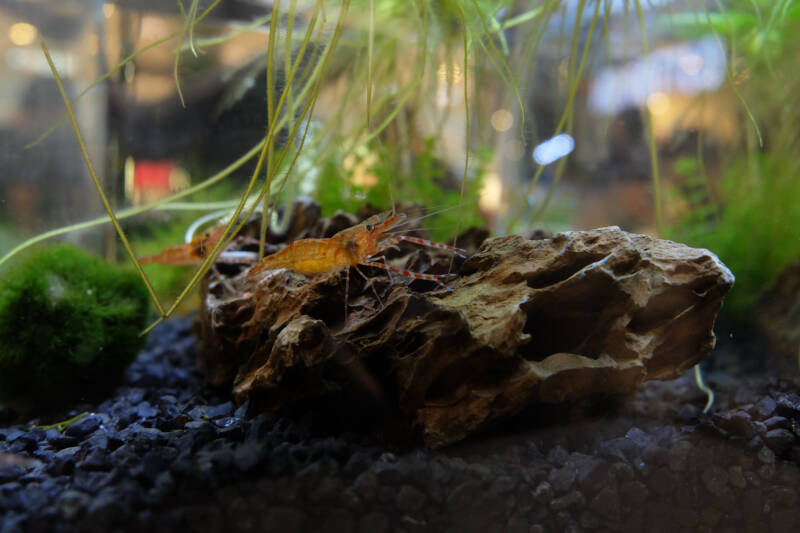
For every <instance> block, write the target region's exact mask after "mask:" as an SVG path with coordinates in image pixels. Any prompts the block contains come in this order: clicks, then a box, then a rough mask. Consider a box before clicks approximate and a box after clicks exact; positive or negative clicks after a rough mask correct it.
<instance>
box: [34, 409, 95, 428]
mask: <svg viewBox="0 0 800 533" xmlns="http://www.w3.org/2000/svg"><path fill="white" fill-rule="evenodd" d="M89 414H90V413H89V411H84V412H82V413H79V414H77V415H75V416H73V417H72V418H68V419H66V420H62V421H61V422H56V423H54V424H46V425H41V426H40V425H36V424H34V425H33V426H31V428H32V429H36V428H38V429H43V430H45V431H47V430H48V429H56V430H58V432H59V433H64V431H65V430H66V429H67V428H68V427H70V426H71V425H72V424H74V423H75V422H78V421H79V420H83V419H84V418H86V417H87V416H89Z"/></svg>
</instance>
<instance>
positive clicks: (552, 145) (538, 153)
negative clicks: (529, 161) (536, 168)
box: [533, 133, 575, 165]
mask: <svg viewBox="0 0 800 533" xmlns="http://www.w3.org/2000/svg"><path fill="white" fill-rule="evenodd" d="M574 148H575V139H573V138H572V137H570V136H569V135H567V134H566V133H562V134H560V135H556V136H555V137H553V138H552V139H548V140H546V141H544V142H543V143H541V144H540V145H538V146H537V147H536V148H534V149H533V160H534V161H536V162H537V163H539V164H540V165H549V164H550V163H552V162H553V161H557V160H559V159H561V158H562V157H564V156H565V155H567V154H569V153H570V152H572V150H573V149H574Z"/></svg>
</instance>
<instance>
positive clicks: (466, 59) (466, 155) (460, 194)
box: [447, 4, 470, 273]
mask: <svg viewBox="0 0 800 533" xmlns="http://www.w3.org/2000/svg"><path fill="white" fill-rule="evenodd" d="M456 6H457V7H458V17H459V19H460V21H461V27H462V28H463V29H462V33H463V37H464V120H465V121H466V128H465V130H466V132H465V140H464V175H463V176H461V187H460V188H459V192H458V216H457V217H456V231H455V235H453V246H454V247H455V246H456V240H457V239H458V233H459V231H460V230H461V228H460V226H461V204H462V203H463V202H464V189H465V186H466V184H467V172H468V171H469V149H470V135H469V134H470V127H469V84H468V80H469V46H468V42H467V23H466V21H465V20H464V11H463V10H462V9H461V6H460V5H458V4H456ZM454 261H455V255H453V254H451V255H450V266H449V267H448V269H447V272H448V273H449V272H451V271H452V270H453V262H454Z"/></svg>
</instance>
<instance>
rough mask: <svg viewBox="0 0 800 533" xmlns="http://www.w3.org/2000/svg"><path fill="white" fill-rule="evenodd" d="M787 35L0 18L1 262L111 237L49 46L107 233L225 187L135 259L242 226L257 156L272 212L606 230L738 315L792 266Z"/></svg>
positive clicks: (240, 10) (699, 25)
mask: <svg viewBox="0 0 800 533" xmlns="http://www.w3.org/2000/svg"><path fill="white" fill-rule="evenodd" d="M179 7H180V9H179ZM345 9H346V11H344V10H345ZM273 13H274V14H275V15H276V16H275V17H273ZM273 18H274V21H273ZM337 24H338V26H337ZM798 29H800V6H798V5H797V3H795V2H792V1H790V0H775V1H772V0H747V1H745V0H728V1H710V2H703V1H682V0H674V1H673V0H650V1H647V0H642V1H638V0H597V1H593V0H542V1H532V0H528V1H513V0H506V1H500V0H495V1H491V0H476V1H464V0H450V1H441V2H431V1H423V0H415V1H408V2H407V1H399V0H357V1H356V0H354V1H352V2H346V1H345V2H342V1H337V2H315V1H311V0H283V1H282V2H273V1H267V0H224V1H222V2H211V1H210V0H203V1H197V0H194V1H192V0H184V1H183V4H180V5H179V4H176V3H174V2H160V1H156V0H124V1H116V2H113V1H107V2H102V1H92V0H60V1H58V2H52V1H46V0H38V1H37V0H18V1H17V0H0V169H1V170H0V253H2V254H6V253H7V252H9V251H10V250H11V249H12V248H13V247H14V246H16V245H18V244H19V243H21V242H23V241H24V240H25V239H27V238H30V237H32V236H35V235H37V234H40V233H42V232H44V231H48V230H53V229H57V228H63V227H65V226H69V225H71V224H76V223H80V222H83V221H86V220H90V219H92V218H94V217H100V216H102V215H103V213H104V211H103V208H102V205H101V203H100V201H99V197H98V194H97V192H96V190H95V188H94V185H93V183H92V181H91V178H90V176H89V173H88V171H87V170H86V166H85V163H84V161H83V157H82V155H81V152H80V150H79V148H78V144H77V142H76V140H75V135H74V132H73V131H72V129H71V127H70V125H69V121H63V120H62V119H63V117H64V110H65V108H64V104H63V102H62V99H61V96H60V94H59V92H58V89H57V86H56V84H55V82H54V80H53V77H52V75H51V73H50V70H49V68H48V66H47V63H46V61H45V59H44V56H43V54H42V50H41V48H40V41H41V40H44V41H45V42H46V43H47V45H48V47H49V49H50V52H51V54H52V56H53V60H54V63H55V65H56V67H57V69H58V71H59V74H60V76H61V77H62V78H63V80H64V83H65V87H66V90H67V93H68V96H69V97H70V98H71V99H72V100H73V102H74V105H75V112H76V116H77V119H78V123H79V126H80V128H81V132H82V134H83V136H84V138H85V141H86V144H87V148H88V154H89V156H90V158H91V159H92V162H93V164H94V167H95V169H96V171H97V174H98V177H99V179H100V180H101V182H102V184H103V187H104V190H105V191H106V193H107V194H108V196H109V198H110V200H111V203H112V206H113V207H114V208H115V209H116V210H119V211H120V212H124V210H126V209H128V210H130V209H138V208H140V207H143V206H147V205H149V204H151V203H152V202H159V201H163V200H164V199H166V198H169V197H170V196H171V195H174V194H175V193H180V192H181V191H185V192H192V191H193V189H191V187H195V186H198V185H201V184H204V183H205V182H206V181H205V180H208V178H210V177H211V178H216V177H219V176H222V177H221V178H220V179H218V180H216V181H214V183H213V185H210V186H208V187H206V186H205V185H201V187H200V189H201V190H198V192H196V193H194V194H192V195H189V196H186V197H185V198H182V199H181V200H180V202H179V204H177V205H174V206H173V209H171V210H163V208H160V209H159V210H157V211H156V210H145V211H144V213H143V214H139V215H136V216H131V217H130V218H125V227H126V229H128V230H129V231H130V232H131V235H132V238H133V241H134V245H135V246H134V247H135V249H136V250H137V253H148V252H151V251H153V250H155V249H158V248H163V247H164V246H167V245H169V244H175V243H176V242H180V240H181V239H182V238H183V231H184V230H185V228H186V227H187V225H188V224H190V223H191V221H192V220H194V219H196V218H197V217H199V216H201V215H202V214H203V213H204V212H208V211H209V210H214V209H220V208H221V207H222V206H224V205H233V203H231V202H235V200H236V199H237V197H238V196H240V195H241V194H242V191H243V190H244V189H245V187H246V185H247V183H248V181H249V180H250V177H251V174H252V172H253V169H254V166H255V161H256V159H257V155H258V152H259V150H258V148H259V147H260V146H261V145H263V144H264V138H265V136H267V137H268V138H269V140H270V141H271V142H270V143H268V144H269V145H270V152H271V153H273V152H274V155H273V156H270V158H269V159H268V160H267V169H268V170H267V172H272V173H273V174H274V175H275V180H274V181H273V183H272V189H271V198H272V200H274V201H275V202H276V204H277V205H282V204H285V203H286V202H288V201H290V200H291V199H292V198H294V197H296V196H298V195H308V196H311V197H313V198H315V199H316V200H317V201H318V202H320V203H321V205H322V207H323V212H324V213H325V214H329V213H332V212H334V211H335V210H337V209H345V210H349V211H355V210H357V209H358V208H359V207H360V206H362V205H364V204H365V203H367V202H369V203H372V204H377V205H378V206H380V207H383V208H389V207H390V206H391V203H392V200H395V201H402V202H422V203H424V204H426V205H427V206H429V207H430V208H447V207H452V206H455V205H462V208H461V209H459V210H452V211H448V212H447V213H444V214H443V215H442V217H440V220H437V221H436V222H435V223H432V226H434V228H433V233H434V237H435V238H439V239H444V238H447V237H449V236H452V234H453V233H454V232H455V231H456V228H457V227H458V228H460V229H461V230H463V229H465V228H466V227H468V226H470V225H485V226H488V227H489V229H490V230H491V231H492V232H493V233H494V234H504V233H509V232H522V233H529V232H531V231H532V230H534V229H537V228H544V229H546V230H548V231H562V230H568V229H585V228H591V227H598V226H605V225H619V226H621V227H622V228H623V229H625V230H628V231H637V232H645V233H649V234H652V235H658V236H661V237H668V238H673V239H676V240H681V241H684V242H687V243H689V244H692V245H696V246H702V247H707V248H709V249H711V250H712V251H715V252H716V253H717V254H718V255H720V257H721V258H722V260H723V261H724V262H725V263H726V264H728V266H729V267H730V268H731V270H732V271H733V272H734V274H735V275H736V276H737V286H736V288H735V289H734V291H733V293H732V294H731V298H730V301H729V303H728V305H727V306H726V308H727V309H729V310H731V312H734V313H741V314H746V313H748V312H750V311H751V310H752V309H753V305H754V303H755V301H756V299H757V297H758V295H759V294H760V293H761V292H762V291H763V290H764V289H765V288H766V287H768V286H769V284H770V283H771V282H772V281H773V280H774V279H775V278H776V276H778V274H779V273H780V272H781V271H783V270H784V269H785V268H786V267H787V266H788V265H790V264H791V263H792V262H793V261H795V260H797V258H798V257H799V256H800V229H798V228H800V201H798V200H800V181H799V180H798V178H797V175H798V172H797V171H798V168H797V167H798V165H799V164H800V163H799V162H798V158H797V156H796V153H797V142H798V138H797V136H798V132H797V128H798V124H800V121H799V120H798V118H800V116H798V115H800V112H799V111H798V101H797V98H796V97H793V95H794V94H796V92H795V91H796V88H797V87H796V85H797V76H796V75H795V72H796V71H797V67H798V65H797V63H798V62H800V60H799V59H798V56H797V54H796V53H795V50H797V45H798V44H800V42H797V41H800V37H798V35H799V34H800V32H798V31H797V30H798ZM270 31H272V32H273V35H270ZM334 42H335V45H336V46H335V48H332V49H331V48H330V47H331V45H332V43H334ZM270 43H272V46H271V48H270ZM268 65H269V66H268ZM268 71H269V75H268V74H267V73H268ZM104 74H108V76H107V77H106V78H105V79H103V80H102V81H100V82H99V83H96V84H95V81H96V80H97V79H98V78H99V77H100V76H102V75H104ZM282 95H283V98H281V96H282ZM79 96H80V98H78V97H79ZM270 99H271V100H270ZM270 112H272V115H274V117H275V118H276V120H275V121H271V120H270ZM304 113H305V114H304ZM309 118H310V120H308V119H309ZM59 121H61V122H60V123H59ZM270 122H274V123H272V124H270ZM58 124H60V125H58ZM56 125H58V126H57V127H55V129H52V130H51V128H52V127H53V126H56ZM268 131H269V132H270V135H266V132H268ZM284 150H285V153H286V155H285V156H284V157H283V158H281V157H280V156H279V155H278V154H280V153H281V151H284ZM247 154H249V156H248V157H247V158H244V159H242V158H243V156H245V155H247ZM270 169H271V170H270ZM262 181H263V180H262ZM259 183H261V182H259ZM257 191H258V189H256V192H257ZM187 202H188V203H189V204H192V203H194V204H195V205H194V206H192V205H186V203H187ZM226 202H228V203H227V204H226ZM60 238H61V239H66V240H71V241H74V242H80V243H82V244H83V245H84V246H86V247H88V248H90V249H93V250H95V251H97V252H100V253H103V254H106V255H108V256H117V255H118V254H119V251H118V247H117V244H116V242H117V237H116V235H115V233H114V231H113V228H110V227H109V226H108V225H105V226H102V225H100V226H96V227H94V228H91V229H84V230H81V231H70V232H66V233H65V234H64V235H62V236H61V237H60ZM176 279H177V278H172V281H171V282H173V283H174V282H175V280H176Z"/></svg>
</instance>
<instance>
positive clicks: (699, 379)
mask: <svg viewBox="0 0 800 533" xmlns="http://www.w3.org/2000/svg"><path fill="white" fill-rule="evenodd" d="M694 382H695V383H696V384H697V388H698V389H700V390H701V391H703V392H705V393H706V405H705V407H703V413H704V414H705V413H707V412H708V410H709V409H711V406H712V405H714V391H713V390H711V387H709V386H708V385H706V383H705V382H704V381H703V373H702V371H701V370H700V365H699V364H698V365H694Z"/></svg>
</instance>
